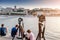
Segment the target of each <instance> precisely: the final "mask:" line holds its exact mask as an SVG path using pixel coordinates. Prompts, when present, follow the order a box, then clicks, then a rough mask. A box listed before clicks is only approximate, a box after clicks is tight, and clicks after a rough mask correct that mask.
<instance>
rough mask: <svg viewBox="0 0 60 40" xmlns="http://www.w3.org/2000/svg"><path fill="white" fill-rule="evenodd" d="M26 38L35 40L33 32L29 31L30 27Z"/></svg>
mask: <svg viewBox="0 0 60 40" xmlns="http://www.w3.org/2000/svg"><path fill="white" fill-rule="evenodd" d="M26 39H27V40H35V36H34V34H33V33H32V32H31V30H30V29H28V30H27V34H26Z"/></svg>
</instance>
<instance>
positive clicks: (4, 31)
mask: <svg viewBox="0 0 60 40" xmlns="http://www.w3.org/2000/svg"><path fill="white" fill-rule="evenodd" d="M6 33H7V28H5V27H4V24H1V28H0V35H1V36H6Z"/></svg>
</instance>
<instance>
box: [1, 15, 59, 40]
mask: <svg viewBox="0 0 60 40" xmlns="http://www.w3.org/2000/svg"><path fill="white" fill-rule="evenodd" d="M19 17H21V16H0V24H2V23H4V24H5V26H6V27H7V28H8V34H9V33H10V32H11V28H12V27H14V26H15V25H16V24H18V18H19ZM22 18H23V21H24V29H25V31H26V30H27V29H31V30H32V31H33V33H34V34H35V36H37V33H38V18H37V17H32V16H25V17H23V16H22ZM45 38H46V40H60V17H46V30H45Z"/></svg>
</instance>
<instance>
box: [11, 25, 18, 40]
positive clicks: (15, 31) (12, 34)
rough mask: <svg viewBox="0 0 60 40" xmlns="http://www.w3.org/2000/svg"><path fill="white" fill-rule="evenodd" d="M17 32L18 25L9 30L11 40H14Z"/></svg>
mask: <svg viewBox="0 0 60 40" xmlns="http://www.w3.org/2000/svg"><path fill="white" fill-rule="evenodd" d="M17 31H18V25H15V27H13V28H12V30H11V36H12V37H13V38H12V40H14V38H15V35H17Z"/></svg>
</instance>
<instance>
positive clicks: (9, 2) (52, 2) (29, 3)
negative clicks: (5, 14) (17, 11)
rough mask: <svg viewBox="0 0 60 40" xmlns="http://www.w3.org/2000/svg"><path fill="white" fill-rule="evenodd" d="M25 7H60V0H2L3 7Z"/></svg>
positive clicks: (0, 3) (0, 4) (0, 0)
mask: <svg viewBox="0 0 60 40" xmlns="http://www.w3.org/2000/svg"><path fill="white" fill-rule="evenodd" d="M15 5H16V6H17V7H23V8H28V9H33V8H40V7H43V8H59V9H60V0H0V6H2V7H14V6H15Z"/></svg>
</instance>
